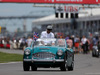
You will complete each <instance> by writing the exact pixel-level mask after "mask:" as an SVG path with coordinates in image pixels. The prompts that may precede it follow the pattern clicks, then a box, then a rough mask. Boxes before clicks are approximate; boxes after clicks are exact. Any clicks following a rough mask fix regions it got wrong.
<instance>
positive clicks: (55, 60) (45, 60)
mask: <svg viewBox="0 0 100 75" xmlns="http://www.w3.org/2000/svg"><path fill="white" fill-rule="evenodd" d="M24 61H26V62H64V59H52V60H49V59H24Z"/></svg>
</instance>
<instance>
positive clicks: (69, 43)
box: [66, 37, 73, 48]
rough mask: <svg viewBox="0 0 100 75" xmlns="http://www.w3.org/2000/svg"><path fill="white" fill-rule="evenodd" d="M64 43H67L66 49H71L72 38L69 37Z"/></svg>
mask: <svg viewBox="0 0 100 75" xmlns="http://www.w3.org/2000/svg"><path fill="white" fill-rule="evenodd" d="M66 42H67V45H68V47H69V48H72V46H73V41H72V38H71V37H69V39H67V40H66Z"/></svg>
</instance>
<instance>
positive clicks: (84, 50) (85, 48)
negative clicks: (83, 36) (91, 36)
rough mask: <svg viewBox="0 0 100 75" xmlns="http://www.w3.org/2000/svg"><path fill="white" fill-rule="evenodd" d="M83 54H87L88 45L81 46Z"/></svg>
mask: <svg viewBox="0 0 100 75" xmlns="http://www.w3.org/2000/svg"><path fill="white" fill-rule="evenodd" d="M82 48H83V53H87V52H88V45H86V44H83V47H82Z"/></svg>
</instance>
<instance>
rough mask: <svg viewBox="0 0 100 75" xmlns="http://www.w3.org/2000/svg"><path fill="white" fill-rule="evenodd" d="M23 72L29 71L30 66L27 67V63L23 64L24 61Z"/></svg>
mask: <svg viewBox="0 0 100 75" xmlns="http://www.w3.org/2000/svg"><path fill="white" fill-rule="evenodd" d="M23 70H24V71H29V70H30V66H29V65H28V63H27V62H24V61H23Z"/></svg>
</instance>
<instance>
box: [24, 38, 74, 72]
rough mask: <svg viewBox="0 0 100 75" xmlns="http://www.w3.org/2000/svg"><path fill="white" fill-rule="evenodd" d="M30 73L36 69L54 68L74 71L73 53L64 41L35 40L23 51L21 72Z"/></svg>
mask: <svg viewBox="0 0 100 75" xmlns="http://www.w3.org/2000/svg"><path fill="white" fill-rule="evenodd" d="M30 66H31V70H32V71H36V70H37V68H40V67H43V68H49V67H52V68H56V67H60V70H61V71H66V70H68V71H72V70H73V69H74V52H73V49H72V48H69V46H68V45H67V43H66V40H65V39H49V38H48V39H40V38H39V39H37V40H36V41H33V42H32V44H31V46H30V47H27V48H26V49H25V50H24V56H23V70H24V71H29V70H30Z"/></svg>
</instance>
